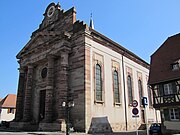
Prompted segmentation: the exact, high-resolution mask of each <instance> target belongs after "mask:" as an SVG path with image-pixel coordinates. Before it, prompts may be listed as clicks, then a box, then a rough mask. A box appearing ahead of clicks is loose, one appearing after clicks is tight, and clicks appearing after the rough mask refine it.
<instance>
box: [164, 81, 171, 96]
mask: <svg viewBox="0 0 180 135" xmlns="http://www.w3.org/2000/svg"><path fill="white" fill-rule="evenodd" d="M163 93H164V95H165V96H167V95H171V94H173V85H172V83H165V84H164V85H163Z"/></svg>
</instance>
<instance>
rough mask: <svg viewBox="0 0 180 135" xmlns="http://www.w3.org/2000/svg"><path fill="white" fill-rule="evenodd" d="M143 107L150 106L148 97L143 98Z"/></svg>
mask: <svg viewBox="0 0 180 135" xmlns="http://www.w3.org/2000/svg"><path fill="white" fill-rule="evenodd" d="M142 105H143V106H144V107H146V106H147V105H148V100H147V97H143V98H142Z"/></svg>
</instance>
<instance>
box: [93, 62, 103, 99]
mask: <svg viewBox="0 0 180 135" xmlns="http://www.w3.org/2000/svg"><path fill="white" fill-rule="evenodd" d="M95 72H96V73H95V79H96V80H95V81H96V100H97V101H102V73H101V72H102V71H101V66H100V65H99V64H96V71H95Z"/></svg>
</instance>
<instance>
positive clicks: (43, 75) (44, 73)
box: [41, 67, 47, 78]
mask: <svg viewBox="0 0 180 135" xmlns="http://www.w3.org/2000/svg"><path fill="white" fill-rule="evenodd" d="M46 76H47V68H46V67H45V68H43V69H42V71H41V77H42V78H46Z"/></svg>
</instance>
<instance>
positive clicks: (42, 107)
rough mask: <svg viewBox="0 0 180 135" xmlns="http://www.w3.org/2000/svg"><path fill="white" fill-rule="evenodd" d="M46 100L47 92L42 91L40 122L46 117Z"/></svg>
mask: <svg viewBox="0 0 180 135" xmlns="http://www.w3.org/2000/svg"><path fill="white" fill-rule="evenodd" d="M45 99H46V91H45V90H41V91H40V105H39V121H42V120H43V119H44V116H45Z"/></svg>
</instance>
